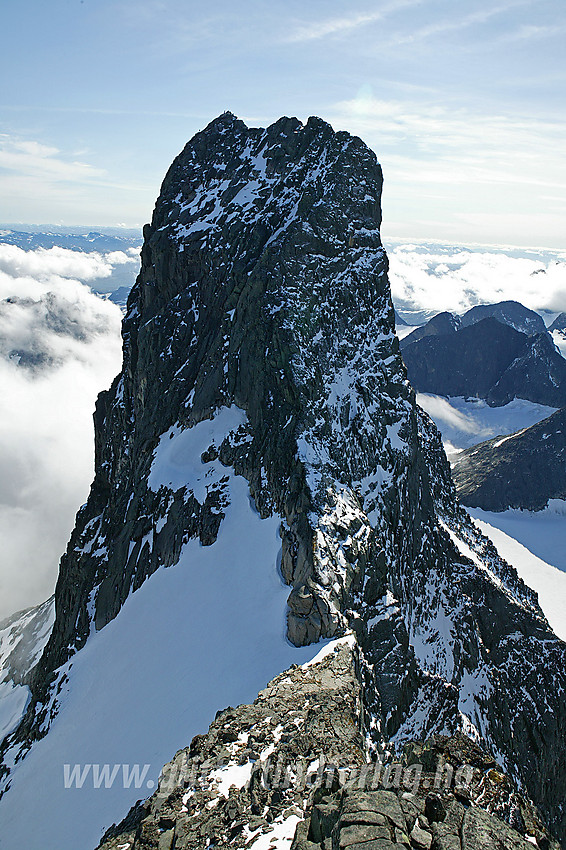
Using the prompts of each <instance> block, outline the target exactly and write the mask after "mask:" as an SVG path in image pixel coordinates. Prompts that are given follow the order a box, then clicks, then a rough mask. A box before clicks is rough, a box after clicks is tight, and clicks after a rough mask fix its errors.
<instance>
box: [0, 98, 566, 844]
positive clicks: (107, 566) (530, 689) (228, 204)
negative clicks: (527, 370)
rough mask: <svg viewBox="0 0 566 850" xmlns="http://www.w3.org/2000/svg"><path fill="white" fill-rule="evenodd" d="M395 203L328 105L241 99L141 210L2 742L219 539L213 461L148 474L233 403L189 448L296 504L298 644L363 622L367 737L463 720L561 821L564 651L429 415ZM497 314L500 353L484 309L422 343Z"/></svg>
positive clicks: (285, 505) (268, 497)
mask: <svg viewBox="0 0 566 850" xmlns="http://www.w3.org/2000/svg"><path fill="white" fill-rule="evenodd" d="M380 201H381V169H380V167H379V165H378V163H377V162H376V159H375V156H374V154H373V153H372V152H371V151H370V150H369V149H368V148H367V147H366V146H365V145H364V144H363V143H362V142H361V141H360V140H359V139H356V138H352V137H351V136H349V135H348V134H347V133H334V131H333V130H332V128H331V127H330V126H329V125H328V124H325V123H324V122H323V121H321V120H320V119H314V118H313V119H310V120H309V121H308V123H307V124H306V125H304V126H303V125H302V124H300V122H299V121H297V120H296V119H287V118H283V119H280V120H279V121H278V122H276V123H275V124H273V125H272V126H271V127H268V128H267V129H249V128H247V127H246V126H245V125H244V124H243V123H242V122H241V121H238V120H237V119H236V118H235V117H234V116H233V115H230V114H228V113H227V114H224V115H222V116H220V117H219V118H218V119H216V120H215V121H213V122H212V123H211V124H210V125H209V126H208V127H207V128H206V129H205V130H204V131H203V132H202V133H199V134H197V135H196V136H195V137H194V139H192V140H191V142H189V144H188V145H187V146H186V148H185V150H184V151H183V152H182V153H181V154H180V155H179V157H178V158H177V159H176V160H175V162H174V163H173V165H172V167H171V169H170V170H169V172H168V174H167V176H166V178H165V180H164V183H163V187H162V192H161V196H160V198H159V200H158V202H157V205H156V209H155V212H154V216H153V220H152V223H151V225H147V226H146V227H145V229H144V246H143V249H142V268H141V272H140V275H139V277H138V280H137V283H136V285H135V287H134V289H133V290H132V293H131V295H130V297H129V300H128V312H127V315H126V317H125V320H124V325H123V338H124V364H123V369H122V372H121V374H120V375H119V376H118V378H117V379H116V381H115V382H114V384H113V386H112V387H111V389H110V390H109V391H108V392H107V393H103V394H102V395H101V396H100V398H99V400H98V404H97V409H96V414H95V425H96V437H95V449H96V452H95V454H96V471H95V479H94V482H93V485H92V489H91V493H90V497H89V500H88V502H87V504H86V505H85V506H84V508H83V509H81V511H80V512H79V514H78V516H77V524H76V528H75V530H74V532H73V535H72V537H71V541H70V543H69V546H68V548H67V552H66V553H65V555H64V556H63V559H62V562H61V571H60V576H59V581H58V584H57V591H56V609H57V617H56V622H55V626H54V629H53V633H52V636H51V639H50V641H49V644H48V645H47V648H46V650H45V653H44V655H43V657H42V659H41V662H40V664H39V666H38V668H36V673H35V676H34V682H33V699H32V701H31V703H30V706H29V708H28V710H27V713H26V716H25V717H24V719H23V721H22V724H21V725H20V728H19V729H18V731H17V732H16V733H15V734H14V735H13V736H12V737H11V738H9V739H7V741H6V743H5V745H4V751H7V750H8V749H9V754H10V758H16V757H18V756H21V755H23V754H24V753H25V751H26V750H27V749H28V748H29V747H30V746H31V745H32V744H33V741H34V740H35V739H36V738H37V737H40V736H42V735H44V734H45V733H46V730H47V729H48V727H49V723H50V720H51V718H52V716H53V715H54V713H55V712H56V710H57V694H56V692H55V690H54V687H55V686H54V684H53V683H54V682H55V681H56V678H57V672H56V671H57V670H58V668H59V667H60V666H61V665H62V664H63V663H64V662H65V661H67V660H68V658H69V657H70V656H71V655H72V654H73V653H74V652H76V651H78V650H80V649H81V647H83V646H84V644H85V643H86V641H87V639H88V637H89V634H90V633H91V629H102V628H104V626H105V625H107V624H108V623H109V622H110V620H112V618H114V617H116V616H117V615H118V614H119V612H120V608H121V606H122V605H123V603H124V601H125V600H126V598H127V597H128V595H129V594H130V593H133V592H135V591H136V590H137V589H138V588H139V587H140V586H141V584H142V583H143V582H144V580H145V579H146V578H147V577H148V576H149V575H151V574H152V573H153V572H154V571H155V570H157V569H160V568H166V567H168V566H170V565H172V564H175V563H176V562H177V561H178V560H179V557H180V553H181V550H182V548H183V546H184V544H185V543H186V542H187V540H189V539H191V538H196V539H200V541H201V543H202V545H206V546H214V542H215V540H216V536H217V534H218V529H219V528H220V525H221V523H222V521H223V519H224V516H225V514H224V509H225V508H226V504H225V500H224V499H225V493H224V491H223V487H222V481H221V479H219V480H218V481H216V480H215V481H214V482H213V484H211V486H209V487H208V489H207V490H206V491H205V492H204V493H201V494H200V495H199V492H195V489H194V488H193V489H191V487H190V486H189V482H187V484H186V485H184V486H180V487H177V488H176V489H175V488H174V487H173V486H167V485H165V484H162V485H159V487H152V485H151V470H152V464H153V460H154V453H155V452H156V449H157V447H158V445H159V444H160V442H161V439H162V438H163V437H164V436H165V435H167V433H168V432H169V429H171V428H174V429H176V431H177V432H183V431H186V430H187V429H191V428H193V427H194V426H195V425H197V424H198V423H199V422H202V421H203V420H205V419H210V418H213V417H214V416H215V415H217V414H218V413H219V411H222V410H223V409H224V408H226V407H231V406H232V405H236V406H237V407H238V408H240V410H241V411H242V417H243V420H245V421H244V424H242V425H241V426H240V427H238V428H237V429H234V430H233V431H231V432H230V433H229V434H226V436H225V437H224V439H223V440H222V441H221V442H220V445H211V446H209V447H207V448H206V449H205V451H204V452H203V454H202V455H201V457H200V461H199V459H196V460H195V462H196V463H199V462H200V463H201V464H202V465H205V464H206V463H208V462H209V461H212V459H217V460H218V462H219V463H220V465H221V466H224V467H230V468H231V469H233V470H235V472H236V473H237V474H239V475H243V476H244V477H245V478H246V479H247V481H248V482H249V491H250V495H251V497H252V498H253V500H254V502H255V506H256V507H257V510H258V511H259V513H260V514H261V515H262V516H264V517H265V516H268V515H270V514H276V515H278V516H279V517H280V518H281V529H280V533H281V538H282V552H281V572H282V575H283V577H284V579H285V581H286V582H287V583H288V584H289V586H290V588H291V591H290V596H289V613H288V637H289V639H290V640H291V641H292V642H294V643H295V644H296V645H302V644H307V643H310V642H314V641H317V640H318V639H319V638H320V637H321V636H327V637H332V636H334V635H340V634H343V633H344V632H345V631H346V630H350V631H351V632H352V633H353V634H354V635H355V636H356V640H357V643H358V646H359V652H360V656H359V661H358V664H357V679H358V683H359V686H360V688H361V693H362V697H363V704H364V709H363V712H364V720H363V725H364V728H365V729H366V730H367V735H368V746H369V749H370V752H371V753H372V754H373V755H374V756H375V757H377V754H381V755H383V756H384V757H387V758H392V757H393V756H394V754H395V753H400V752H401V751H402V750H403V747H404V745H405V744H406V743H407V742H409V741H412V740H414V739H415V738H420V739H424V738H429V737H430V736H431V735H435V734H440V733H443V734H447V735H453V734H456V733H457V732H458V731H460V730H465V731H466V732H467V733H469V735H471V736H473V737H475V738H476V739H477V740H479V741H482V742H483V744H485V745H486V746H487V747H488V748H489V749H491V750H493V751H494V752H496V754H497V758H498V761H500V762H501V763H502V764H503V766H504V767H505V769H506V771H507V773H508V774H509V775H510V776H511V777H512V779H513V780H516V781H518V782H520V783H521V784H522V785H523V786H524V787H525V788H526V789H527V791H528V793H529V794H530V795H531V797H532V798H533V799H534V800H535V802H536V803H537V805H539V806H540V808H541V810H542V811H543V813H544V815H545V817H546V818H548V821H549V824H550V825H551V826H552V828H553V829H554V830H555V831H556V833H557V834H559V835H566V812H564V810H563V808H562V804H561V800H563V799H564V797H565V796H566V749H565V746H564V740H565V737H566V724H565V721H566V711H565V709H564V705H563V699H562V694H563V693H564V689H565V688H566V652H565V647H564V645H563V644H562V643H561V642H560V641H559V640H558V639H557V638H556V637H555V636H554V635H553V634H552V632H551V631H550V629H549V627H548V624H547V623H546V621H545V619H544V617H543V615H542V612H541V611H540V609H539V607H538V604H537V600H536V596H535V594H534V593H533V592H532V591H530V590H529V589H528V588H527V587H526V586H525V585H524V584H523V583H522V582H521V581H520V580H519V578H518V577H517V575H516V573H515V571H514V570H513V569H512V568H511V567H509V565H507V564H506V563H505V562H504V561H502V560H501V559H499V558H498V556H497V554H496V552H495V550H494V549H493V547H492V546H491V545H490V544H489V542H488V541H487V540H486V538H484V537H483V536H482V535H481V534H480V533H479V532H478V531H477V529H475V527H474V526H473V524H472V522H471V520H470V519H469V517H468V516H467V514H466V513H465V511H464V510H463V509H462V508H460V507H459V506H458V504H457V500H456V496H455V491H454V486H453V483H452V481H451V478H450V472H449V467H448V463H447V461H446V457H445V455H444V452H443V450H442V444H441V440H440V436H439V433H438V431H437V430H436V428H435V427H434V425H433V424H432V423H431V422H430V420H429V419H428V417H426V416H425V415H424V414H422V415H421V413H419V410H418V408H417V405H416V402H415V396H414V391H413V389H412V388H411V386H410V385H409V383H408V381H407V377H406V372H405V369H404V366H403V363H402V360H401V357H400V354H399V345H398V341H397V338H396V336H395V333H394V313H393V307H392V304H391V298H390V291H389V284H388V280H387V258H386V256H385V253H384V251H383V248H382V246H381V241H380V235H379V227H380V221H381V213H380ZM492 324H493V325H496V326H497V328H498V329H499V328H500V329H502V330H500V331H498V332H499V333H502V334H507V336H506V337H505V341H506V342H505V344H506V346H507V349H513V352H514V351H515V349H514V348H513V346H515V345H517V346H518V350H519V349H520V346H521V345H524V340H526V339H527V338H526V337H525V336H524V335H522V334H519V333H517V332H516V331H514V330H513V329H512V328H509V327H507V326H505V325H502V324H501V323H500V322H497V321H496V320H494V319H485V320H483V322H480V323H478V324H477V325H474V326H473V327H471V328H465V329H463V330H461V331H459V332H457V333H456V334H453V335H451V336H449V337H436V338H433V337H429V338H427V339H423V340H421V341H420V342H418V343H415V344H414V345H413V346H409V347H408V348H407V352H409V351H411V350H412V349H413V348H416V347H417V346H423V345H430V344H435V343H437V342H443V341H444V340H445V339H454V338H456V337H459V336H460V335H461V334H472V333H475V334H477V332H478V331H477V329H478V328H479V332H480V334H481V333H483V332H484V331H485V329H486V328H487V331H485V333H486V339H491V338H492V335H491V334H490V333H488V331H490V329H491V326H492ZM533 339H534V341H535V343H536V340H537V339H538V337H534V338H533ZM484 343H485V340H484ZM535 343H533V344H535ZM530 344H531V343H530V342H529V345H530ZM521 350H522V349H521ZM486 386H487V383H486ZM490 386H491V385H490ZM215 462H216V461H215ZM199 468H200V467H199ZM71 676H72V673H71ZM69 687H72V681H71V682H70V684H69ZM309 699H310V698H309ZM321 711H322V709H321ZM164 722H166V720H164ZM356 728H357V727H356ZM350 732H352V730H350ZM352 734H353V733H352ZM356 734H357V733H356ZM180 743H182V742H180ZM250 761H251V759H250ZM9 781H10V780H9V771H8V769H7V768H5V769H4V785H5V786H6V784H8V785H9ZM254 793H255V792H254ZM258 793H259V791H258ZM8 794H9V791H8ZM259 799H260V797H258V800H259ZM335 803H336V801H335V802H334V803H332V802H331V803H329V805H330V806H331V808H332V806H334V805H335ZM251 804H252V803H250V805H251ZM218 805H220V804H218ZM222 805H224V804H222ZM254 805H255V803H254ZM257 806H258V807H260V803H259V802H257ZM211 808H212V810H213V811H214V808H215V807H211ZM219 811H221V810H220V809H219ZM259 811H260V812H261V811H263V809H261V808H259ZM282 814H284V812H282ZM327 814H328V818H329V819H331V818H332V815H331V813H330V810H329V811H328V812H327ZM258 816H259V815H258ZM278 816H279V815H278ZM289 816H290V815H289ZM296 817H298V815H296ZM321 817H322V818H323V819H324V817H326V815H321ZM423 817H424V815H423ZM377 825H379V826H382V825H383V824H381V823H379V824H377ZM401 826H402V825H401ZM401 826H400V827H399V828H401ZM151 828H152V829H153V827H151ZM161 828H162V829H163V830H164V831H166V830H167V829H170V827H167V826H166V823H165V822H164V824H163V826H162V827H159V829H161ZM262 828H263V827H262ZM407 828H408V826H407ZM148 829H149V827H148ZM413 829H414V823H413V824H412V825H411V831H412V830H413ZM458 829H459V827H458ZM418 830H423V831H424V832H426V831H427V830H426V824H424V821H423V822H422V824H421V823H419V825H418ZM154 832H155V830H154ZM152 834H153V833H152ZM303 837H304V840H305V841H306V842H308V841H311V839H310V838H308V836H303ZM143 840H144V841H145V840H146V838H144V839H143ZM149 840H150V838H147V841H149ZM151 840H153V839H151ZM175 840H177V839H175ZM183 840H184V839H183ZM198 840H200V839H198ZM198 840H197V839H194V840H193V838H190V841H193V844H191V843H190V841H189V839H187V841H189V843H188V844H186V846H201V845H199V844H198ZM222 840H224V839H222ZM297 840H299V839H297ZM301 840H303V839H302V838H301ZM371 840H372V841H373V839H371ZM375 840H376V841H379V840H382V839H375ZM383 840H387V839H383ZM389 840H391V841H393V840H397V839H396V838H395V839H394V834H393V833H391V838H390V839H389ZM450 840H451V839H450ZM163 841H164V842H165V839H163ZM194 841H197V843H196V844H195V843H194ZM414 841H415V842H417V843H418V841H421V842H422V841H424V842H425V843H426V842H427V841H428V838H427V837H426V836H423V835H421V834H420V832H417V833H416V837H415V838H414ZM347 843H348V842H346V844H347ZM339 844H340V840H339V842H338V845H339ZM140 846H143V844H141V845H140ZM148 846H153V845H148ZM163 846H166V845H165V843H164V844H163ZM178 846H182V845H180V844H179V845H178ZM307 846H308V845H307ZM367 850H369V848H367Z"/></svg>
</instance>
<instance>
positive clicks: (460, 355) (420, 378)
mask: <svg viewBox="0 0 566 850" xmlns="http://www.w3.org/2000/svg"><path fill="white" fill-rule="evenodd" d="M441 315H445V314H441ZM541 321H542V319H541ZM445 324H446V322H444V323H443V325H445ZM411 337H412V334H411V335H410V336H408V337H406V338H405V340H404V341H403V342H404V348H403V359H404V361H405V364H406V366H407V371H408V374H409V378H410V380H411V383H412V385H413V386H414V387H415V389H416V390H418V391H419V392H426V393H435V394H438V395H446V396H468V397H476V398H484V399H486V401H487V402H488V404H490V405H492V406H494V407H497V406H500V405H503V404H507V403H508V402H510V401H512V400H513V399H514V398H524V399H527V400H529V401H534V402H537V403H538V404H547V405H549V406H550V407H562V406H564V404H566V361H565V360H564V358H563V357H562V356H561V355H560V354H559V352H558V351H557V350H556V347H555V345H554V343H553V341H552V337H551V336H550V335H549V334H548V333H546V331H545V332H544V333H540V334H536V335H530V336H528V335H527V334H525V333H522V332H520V331H516V330H514V329H513V328H512V327H511V326H509V325H507V324H503V323H502V322H501V321H499V320H498V319H496V318H493V317H488V318H485V319H481V320H480V321H478V322H476V323H474V324H471V325H468V326H465V327H462V328H461V330H458V331H456V332H453V333H442V334H438V331H437V332H436V333H435V334H434V335H432V334H427V335H425V334H424V332H423V335H422V337H421V338H420V339H417V340H416V341H415V342H412V343H411V342H410V339H411Z"/></svg>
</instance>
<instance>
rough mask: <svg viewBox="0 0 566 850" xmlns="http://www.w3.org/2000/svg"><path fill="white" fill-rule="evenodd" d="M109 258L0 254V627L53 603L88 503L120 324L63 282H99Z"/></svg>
mask: <svg viewBox="0 0 566 850" xmlns="http://www.w3.org/2000/svg"><path fill="white" fill-rule="evenodd" d="M118 253H121V252H118ZM22 254H23V255H25V256H24V257H22V256H21V255H22ZM71 254H74V257H71V256H69V255H71ZM109 256H110V255H106V257H103V256H101V255H99V254H81V253H79V252H72V251H65V250H63V249H51V250H49V251H45V250H43V249H40V250H38V251H28V252H24V251H20V249H16V251H14V250H13V246H8V245H0V381H1V384H2V393H1V394H0V535H1V538H2V556H1V561H0V584H1V586H2V594H1V595H0V617H2V616H5V615H7V614H10V613H12V612H13V611H15V610H17V609H20V608H23V607H27V606H28V605H32V604H35V603H37V602H40V601H42V600H43V599H45V598H46V597H47V596H49V594H50V593H52V591H53V587H54V584H55V580H56V577H57V569H58V562H59V558H60V556H61V555H62V553H63V551H64V549H65V546H66V543H67V540H68V537H69V534H70V531H71V529H72V527H73V524H74V516H75V513H76V510H77V509H78V507H79V506H80V504H81V503H82V502H84V501H85V499H86V496H87V495H88V489H89V485H90V482H91V480H92V472H93V428H92V413H93V410H94V403H95V399H96V396H97V394H98V392H100V390H102V389H104V388H105V387H107V386H109V384H110V383H111V381H112V379H113V377H114V375H115V374H116V373H117V372H118V370H119V368H120V361H121V339H120V321H121V314H120V311H119V309H118V308H117V307H116V306H115V305H114V304H113V303H112V302H110V301H105V300H103V299H101V298H99V297H97V296H96V295H94V294H93V293H92V292H91V291H90V290H89V289H88V288H87V286H86V285H84V284H83V283H81V282H80V280H77V279H74V278H73V277H71V275H76V276H77V277H79V274H80V275H82V278H83V279H84V280H87V279H92V278H94V277H100V276H105V275H106V274H109V273H110V272H111V270H112V264H111V262H110V259H109ZM123 256H124V257H125V256H126V255H123ZM114 260H115V261H117V262H123V258H121V257H119V256H116V257H114Z"/></svg>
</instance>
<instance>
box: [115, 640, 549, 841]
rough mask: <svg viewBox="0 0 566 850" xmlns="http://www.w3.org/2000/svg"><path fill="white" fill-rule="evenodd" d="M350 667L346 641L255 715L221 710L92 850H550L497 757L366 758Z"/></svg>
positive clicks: (448, 742) (432, 752)
mask: <svg viewBox="0 0 566 850" xmlns="http://www.w3.org/2000/svg"><path fill="white" fill-rule="evenodd" d="M329 649H330V650H332V646H331V647H329ZM323 654H324V653H323ZM358 663H359V659H358V658H357V653H356V650H355V642H350V643H349V642H348V639H347V638H346V639H342V640H341V641H337V642H336V643H335V646H334V648H333V651H330V652H329V651H328V650H326V655H325V657H323V658H322V659H321V660H319V661H317V660H316V659H315V660H314V663H313V662H311V663H310V664H309V666H306V667H305V666H304V667H302V668H301V667H292V668H291V669H290V670H287V671H286V672H285V673H282V674H281V675H280V676H278V677H277V678H276V679H274V680H273V681H272V682H270V683H269V685H268V686H267V687H266V688H265V690H264V691H262V692H261V693H260V694H259V696H258V698H257V700H256V701H255V702H254V704H253V705H244V706H239V707H238V708H235V709H233V708H227V709H225V710H224V711H221V712H219V714H218V716H217V718H216V720H215V721H214V723H213V724H212V726H211V727H210V730H209V731H208V733H207V734H205V735H199V736H198V737H197V738H195V739H194V740H193V742H192V743H191V745H190V747H187V748H186V749H184V750H180V751H179V752H178V753H177V754H176V756H175V758H174V759H173V761H172V762H170V763H169V764H168V765H166V766H165V768H164V769H163V772H162V775H161V778H160V782H159V787H158V789H157V791H156V792H155V794H153V796H152V797H150V798H149V800H147V801H146V802H145V803H141V802H140V803H139V804H138V805H136V806H135V807H134V808H133V809H132V810H131V811H130V812H129V814H128V815H127V816H126V818H125V819H124V820H123V821H122V822H121V823H120V824H118V825H117V826H116V825H115V826H112V827H111V828H110V829H109V830H108V831H107V833H106V835H105V836H104V838H103V839H102V843H101V844H100V848H99V850H118V848H120V850H124V848H129V850H141V848H144V850H182V848H194V850H201V848H204V847H207V846H210V845H213V846H215V847H222V848H223V847H233V848H243V847H249V848H254V847H256V848H258V849H259V848H264V847H265V848H267V847H270V846H272V847H276V846H290V847H291V848H293V850H340V849H341V848H350V847H351V848H353V850H358V848H359V850H362V848H363V850H378V848H379V850H388V848H393V847H413V848H418V850H431V848H432V850H444V848H450V850H460V848H462V850H480V848H481V850H503V849H505V850H523V848H524V850H527V848H529V847H531V848H532V847H533V845H534V846H538V847H544V848H551V847H554V848H558V844H557V843H556V842H554V841H553V840H552V839H551V837H550V836H549V834H548V833H547V831H546V830H545V828H544V826H543V825H542V822H541V819H540V816H539V815H538V813H537V812H536V810H535V808H534V807H533V805H532V804H531V803H530V802H529V801H528V800H527V799H526V798H525V797H524V796H523V795H521V794H518V793H517V792H516V790H515V789H514V788H513V785H512V783H511V782H510V781H509V779H508V778H507V777H506V776H505V775H504V774H503V773H502V771H501V768H500V767H499V766H498V765H497V763H496V761H495V759H494V758H493V757H492V756H490V755H489V754H488V753H486V752H484V751H482V750H481V749H480V748H479V747H477V746H476V745H474V744H473V743H472V742H471V741H470V740H469V739H468V738H466V737H465V736H463V735H456V736H454V737H446V736H444V737H443V736H436V737H435V738H433V739H431V740H429V741H427V742H413V743H412V744H410V745H409V746H408V747H407V748H406V751H405V754H404V757H403V759H402V760H399V761H389V762H382V761H376V760H373V761H372V760H368V758H367V750H366V747H365V735H366V730H365V728H364V713H363V702H362V699H361V695H360V689H359V684H358V674H357V671H356V666H357V664H358Z"/></svg>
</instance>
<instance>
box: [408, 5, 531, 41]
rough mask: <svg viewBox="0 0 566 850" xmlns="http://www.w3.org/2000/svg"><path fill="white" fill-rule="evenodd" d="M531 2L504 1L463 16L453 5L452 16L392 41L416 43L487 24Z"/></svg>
mask: <svg viewBox="0 0 566 850" xmlns="http://www.w3.org/2000/svg"><path fill="white" fill-rule="evenodd" d="M531 2H532V0H515V2H512V3H504V4H502V5H499V6H493V7H491V8H487V9H482V10H480V11H478V12H473V13H472V14H470V15H464V16H463V17H461V16H459V15H458V13H457V8H456V7H453V11H454V12H455V13H456V14H455V15H454V17H452V18H448V19H444V20H439V21H436V22H434V23H432V24H429V25H427V26H426V27H421V28H420V29H417V30H414V31H413V32H410V33H406V34H405V35H398V36H396V37H394V38H393V41H394V43H395V44H396V45H398V46H400V45H403V44H412V43H416V42H418V41H426V40H428V39H432V38H434V37H436V36H439V35H445V34H446V33H450V32H451V33H454V32H459V31H463V30H467V29H470V28H471V27H474V26H477V25H481V24H487V23H488V22H489V21H491V20H492V19H493V18H496V17H498V16H500V15H504V14H505V13H506V12H509V11H511V10H515V9H517V8H520V7H522V6H529V5H531Z"/></svg>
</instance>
